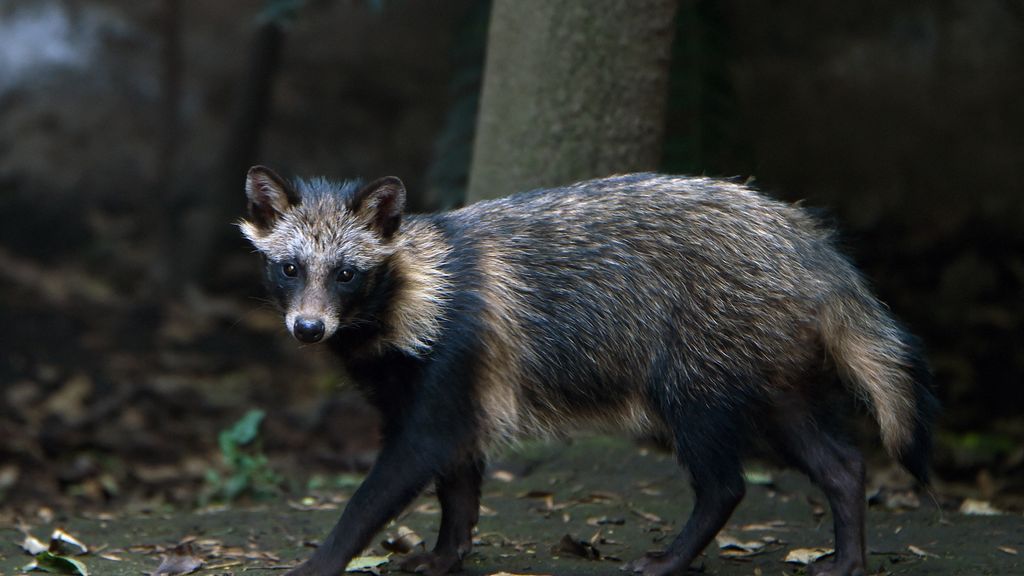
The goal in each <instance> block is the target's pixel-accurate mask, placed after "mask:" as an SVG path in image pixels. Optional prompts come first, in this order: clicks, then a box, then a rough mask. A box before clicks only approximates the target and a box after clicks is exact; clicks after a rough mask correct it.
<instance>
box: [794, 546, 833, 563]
mask: <svg viewBox="0 0 1024 576" xmlns="http://www.w3.org/2000/svg"><path fill="white" fill-rule="evenodd" d="M834 552H835V551H834V550H832V549H831V548H794V549H793V550H790V551H789V553H788V554H786V557H785V558H783V559H782V561H783V562H789V563H791V564H803V565H804V566H808V565H810V564H814V562H815V561H817V560H818V559H819V558H824V557H825V556H831V555H832V554H833V553H834Z"/></svg>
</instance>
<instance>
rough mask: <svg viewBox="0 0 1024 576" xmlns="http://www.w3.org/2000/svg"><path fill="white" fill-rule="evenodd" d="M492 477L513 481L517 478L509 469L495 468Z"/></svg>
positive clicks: (500, 480)
mask: <svg viewBox="0 0 1024 576" xmlns="http://www.w3.org/2000/svg"><path fill="white" fill-rule="evenodd" d="M491 478H494V479H495V480H497V481H498V482H511V481H513V480H515V479H516V476H515V474H513V473H511V472H509V471H508V470H495V471H494V473H493V474H491Z"/></svg>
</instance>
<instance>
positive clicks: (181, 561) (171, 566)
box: [151, 542, 203, 576]
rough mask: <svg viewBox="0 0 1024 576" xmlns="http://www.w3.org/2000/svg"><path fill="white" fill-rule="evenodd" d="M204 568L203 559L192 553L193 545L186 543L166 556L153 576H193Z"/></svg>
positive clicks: (176, 547)
mask: <svg viewBox="0 0 1024 576" xmlns="http://www.w3.org/2000/svg"><path fill="white" fill-rule="evenodd" d="M202 566H203V559H202V558H199V557H198V556H196V555H195V554H194V553H193V551H192V543H191V542H185V543H184V544H179V545H177V546H175V547H174V549H173V550H171V552H170V553H169V554H167V555H165V556H164V559H163V562H161V563H160V566H159V567H157V569H156V571H155V572H153V574H152V575H151V576H180V575H182V574H191V573H193V572H195V571H196V570H199V569H200V568H202Z"/></svg>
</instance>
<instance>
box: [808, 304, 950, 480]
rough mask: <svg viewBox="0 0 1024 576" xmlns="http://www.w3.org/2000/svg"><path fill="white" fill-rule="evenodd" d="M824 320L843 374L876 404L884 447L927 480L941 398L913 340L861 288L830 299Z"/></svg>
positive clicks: (825, 334)
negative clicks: (932, 389)
mask: <svg viewBox="0 0 1024 576" xmlns="http://www.w3.org/2000/svg"><path fill="white" fill-rule="evenodd" d="M821 324H822V335H823V337H824V341H825V346H826V348H827V350H828V352H829V354H831V356H832V358H833V359H834V361H835V363H836V366H837V368H838V369H839V375H840V377H841V378H842V379H843V381H844V382H846V383H847V384H848V385H850V386H852V387H853V388H854V389H855V390H856V391H857V392H858V394H859V395H861V396H862V397H864V399H865V400H866V401H867V402H868V404H869V405H870V406H871V407H872V409H873V412H874V415H875V418H876V419H877V420H878V425H879V427H880V428H881V432H882V443H883V444H884V445H885V448H886V450H888V451H889V453H890V454H892V455H893V457H895V458H897V459H898V460H899V461H900V463H901V464H902V465H903V466H904V467H905V468H906V469H907V470H908V471H909V472H910V473H911V474H913V475H914V477H915V478H917V479H918V481H920V482H921V483H927V482H928V462H929V460H930V458H931V446H932V422H933V421H934V419H935V415H936V412H937V411H938V401H937V400H936V399H935V396H934V395H933V394H932V391H931V377H930V374H929V371H928V366H927V363H926V362H925V360H924V358H923V356H922V353H921V350H920V348H919V347H918V346H917V344H916V342H915V340H914V338H913V337H912V336H910V335H909V334H907V333H906V332H904V331H903V330H902V329H901V328H900V327H899V325H898V324H897V323H896V321H895V320H894V319H893V318H892V317H891V316H890V315H889V314H888V312H887V311H886V310H885V308H884V307H883V306H882V304H881V303H880V302H878V300H876V299H875V298H874V297H873V296H871V295H870V294H869V293H867V291H866V290H864V289H863V288H861V287H860V286H857V287H856V288H855V289H854V290H853V291H852V293H848V294H846V295H843V296H837V297H836V298H834V299H833V300H831V301H830V302H828V303H827V304H826V305H825V307H824V310H823V311H822V316H821Z"/></svg>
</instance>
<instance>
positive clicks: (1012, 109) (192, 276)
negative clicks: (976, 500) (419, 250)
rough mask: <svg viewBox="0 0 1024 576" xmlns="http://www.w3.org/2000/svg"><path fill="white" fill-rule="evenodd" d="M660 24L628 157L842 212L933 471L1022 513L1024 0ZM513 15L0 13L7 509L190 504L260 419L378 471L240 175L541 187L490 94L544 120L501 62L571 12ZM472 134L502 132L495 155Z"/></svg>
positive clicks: (699, 3) (234, 0) (775, 10)
mask: <svg viewBox="0 0 1024 576" xmlns="http://www.w3.org/2000/svg"><path fill="white" fill-rule="evenodd" d="M604 4H609V2H607V1H605V2H604ZM651 4H652V9H653V8H655V7H660V9H662V10H663V11H662V12H661V13H658V14H660V15H659V16H658V17H657V18H655V16H654V15H655V14H656V13H655V12H650V14H651V16H650V17H649V18H648V20H649V21H648V22H647V25H649V26H653V28H654V29H656V30H657V31H658V34H656V35H653V36H657V37H658V38H663V39H666V42H665V44H664V46H663V47H664V54H660V53H659V54H658V55H657V58H656V59H655V61H654V66H655V72H656V74H654V75H653V76H651V75H648V76H650V79H651V80H652V82H653V83H652V84H651V85H652V86H654V87H655V88H656V89H649V88H645V89H644V90H641V91H640V92H641V94H639V95H638V98H642V97H645V96H646V97H652V95H653V98H654V103H653V104H650V105H647V104H638V105H636V107H635V108H636V115H637V117H640V116H643V119H644V122H646V123H647V124H648V125H650V124H651V123H654V125H655V128H654V129H647V130H645V131H644V134H645V135H652V136H651V137H650V138H646V139H644V144H643V145H644V146H645V148H644V149H643V153H642V155H643V156H644V158H642V159H641V160H640V161H639V162H638V163H636V164H635V165H637V166H640V167H642V168H651V169H657V170H660V171H664V172H671V173H687V174H709V175H717V176H728V177H738V178H741V179H747V178H753V179H754V182H755V184H756V185H757V186H759V187H760V188H761V189H762V190H764V191H766V192H768V193H770V194H772V195H774V196H776V197H779V198H783V199H786V200H789V201H801V202H803V203H805V204H806V205H808V206H811V207H813V208H815V209H820V210H821V211H822V213H824V214H826V215H827V216H828V218H830V219H831V220H832V221H834V222H835V224H836V226H837V227H838V228H839V229H840V230H841V231H842V235H841V237H842V239H843V243H844V245H845V246H846V249H847V252H848V253H849V254H851V255H852V257H853V258H854V260H855V261H856V262H857V263H858V264H859V265H860V266H861V267H862V269H863V270H864V271H865V273H866V275H867V276H868V277H869V278H870V279H871V281H872V283H873V284H874V285H875V286H876V288H877V291H878V292H879V293H880V295H881V297H882V298H883V300H885V301H886V302H887V303H888V304H889V305H890V306H891V308H892V309H893V310H894V312H895V313H896V314H897V315H898V316H900V317H901V318H902V319H904V320H905V322H906V323H907V324H908V325H909V326H910V327H911V329H912V330H913V331H915V332H916V333H918V334H919V335H920V336H921V337H922V338H923V340H924V342H925V343H926V345H927V348H928V351H929V356H930V358H931V361H932V365H933V367H934V371H935V376H936V382H937V386H938V393H939V395H940V397H941V399H942V402H943V405H944V413H943V416H942V420H941V424H940V434H939V448H938V450H937V455H936V468H937V470H938V472H939V478H940V481H942V482H947V483H949V484H950V485H953V484H954V483H956V484H958V485H961V486H963V490H966V491H973V493H980V495H981V496H982V497H985V498H995V499H1000V502H1002V503H1003V504H1002V505H1005V506H1011V507H1013V506H1017V507H1019V506H1020V505H1021V494H1022V493H1024V479H1022V476H1024V418H1022V414H1024V185H1022V183H1021V178H1020V176H1019V171H1020V168H1021V161H1022V160H1024V106H1021V94H1024V74H1021V71H1022V70H1024V4H1021V3H1020V2H1018V1H1017V0H931V1H909V0H908V1H903V0H886V1H882V0H866V1H862V2H841V1H838V0H836V1H833V0H828V1H821V0H797V1H793V2H786V3H782V2H775V1H769V0H758V1H749V0H681V1H680V2H678V4H676V3H674V2H665V1H664V0H662V1H661V2H658V1H652V2H651ZM655 5H657V6H655ZM500 7H501V4H500V0H496V5H495V6H494V7H492V6H491V3H490V2H487V1H483V0H447V1H445V2H423V1H414V0H376V1H374V0H347V1H343V0H309V1H301V0H276V1H275V0H218V1H217V2H200V1H197V0H145V1H137V0H77V1H75V0H6V1H0V301H2V302H3V304H2V305H0V326H2V328H3V329H2V330H0V354H2V357H0V437H2V438H3V440H2V441H0V506H2V507H8V506H22V507H25V506H28V507H31V506H43V505H45V506H55V507H56V506H68V505H82V506H102V505H106V504H109V503H111V502H129V503H142V505H144V506H154V505H160V504H164V503H172V504H173V503H193V502H194V501H195V494H196V491H197V489H198V488H197V487H198V486H200V485H202V484H203V482H204V477H205V475H206V473H207V471H208V469H209V468H210V467H211V466H213V465H214V464H213V463H215V462H217V459H218V446H217V438H218V433H219V432H220V431H221V430H223V429H225V428H226V427H228V426H230V425H231V423H232V422H234V421H235V420H237V419H238V418H239V417H240V416H241V415H243V414H244V413H246V412H247V411H248V410H249V409H251V408H253V407H258V408H262V409H264V410H266V411H267V418H266V421H265V423H264V433H263V450H265V451H266V453H267V454H268V455H269V457H270V460H271V462H272V464H273V465H274V466H275V467H276V468H277V469H278V470H285V471H292V472H296V473H297V475H298V476H299V477H300V478H305V476H308V475H310V474H314V473H328V474H329V473H335V472H339V471H346V470H360V469H362V468H364V467H365V466H366V465H367V463H369V462H371V461H372V457H373V453H374V452H373V451H374V448H375V442H376V432H375V426H376V422H375V419H374V417H373V415H372V414H370V413H369V412H368V411H366V410H365V409H364V407H363V405H362V404H361V403H360V402H359V400H358V399H357V398H355V397H354V396H353V395H352V393H351V392H348V391H346V390H345V388H344V386H343V383H344V375H343V374H341V373H340V372H339V371H338V368H337V367H336V366H335V365H334V364H333V363H332V361H331V359H330V358H329V357H328V356H327V355H326V354H324V353H322V352H320V351H318V350H316V349H310V348H306V349H301V350H300V349H299V348H298V346H297V344H296V343H294V342H293V341H292V340H291V339H290V337H288V336H287V334H286V333H285V331H284V330H283V326H282V324H281V321H280V319H279V317H278V316H277V314H276V313H275V312H274V310H273V309H272V308H271V307H270V306H268V305H267V304H266V303H265V302H264V301H263V300H262V296H263V292H262V289H261V286H260V280H259V262H258V259H257V258H256V257H255V256H254V255H253V254H251V249H250V248H249V247H248V246H246V245H245V244H244V243H243V242H242V241H241V240H240V238H238V234H237V231H236V229H235V228H234V227H233V225H232V224H233V222H234V221H235V220H237V218H239V217H240V216H241V215H242V210H243V205H244V204H243V193H242V183H243V178H244V173H245V169H246V168H247V167H248V166H249V165H251V164H254V163H264V164H267V165H270V166H272V167H274V168H275V169H277V170H278V171H280V172H281V173H282V174H286V175H326V176H330V177H335V178H349V177H366V178H374V177H378V176H382V175H387V174H393V175H397V176H400V177H401V178H402V179H403V180H404V181H405V183H406V185H407V187H408V189H409V191H410V194H411V198H410V202H411V204H412V205H413V207H414V208H415V209H417V210H435V209H440V208H451V207H456V206H459V205H461V204H463V203H465V202H466V200H467V187H468V186H469V182H470V178H471V173H472V174H473V179H474V182H473V186H474V187H482V188H485V189H486V188H487V187H488V186H490V185H491V184H493V185H494V187H495V189H497V188H501V187H502V186H504V185H508V186H511V187H512V189H517V188H522V187H525V184H530V183H532V182H533V180H531V178H529V177H524V176H523V175H522V174H520V175H518V176H516V177H514V178H513V177H507V178H505V177H499V176H495V175H494V174H495V172H494V171H493V170H492V169H493V168H495V167H497V168H506V169H513V168H514V169H518V170H520V171H521V172H522V171H527V172H529V171H532V170H533V167H532V165H531V164H530V161H531V160H530V159H520V158H517V157H516V156H515V154H514V153H508V154H506V153H504V152H502V151H501V150H500V148H499V147H498V145H497V144H492V143H491V142H492V140H495V139H499V140H500V139H501V135H502V134H503V133H504V132H503V130H508V129H509V128H507V127H505V128H503V127H502V125H501V123H500V120H501V118H500V116H501V115H500V114H496V113H495V112H494V110H490V111H488V109H487V107H488V104H487V103H484V109H483V110H481V89H482V87H483V86H484V85H485V84H487V85H488V86H491V83H492V82H493V83H494V84H493V85H494V86H495V88H493V90H492V91H493V93H494V94H499V93H500V94H503V95H505V96H507V97H508V99H509V101H510V102H511V104H510V105H512V106H515V105H516V103H520V102H521V103H523V106H526V103H528V102H533V104H531V105H537V106H539V105H538V104H537V103H536V102H537V101H543V99H544V97H545V96H546V94H548V93H549V92H548V91H547V90H540V91H533V92H529V93H527V92H525V89H523V88H520V89H521V90H524V92H522V93H520V92H517V91H516V90H517V85H513V86H512V87H511V88H508V87H507V86H506V85H505V84H502V82H503V81H505V83H506V84H507V82H508V80H509V79H510V78H515V77H516V76H515V75H516V74H527V75H529V74H534V72H533V69H532V68H531V66H535V65H537V64H536V61H529V60H527V61H524V62H523V63H522V65H521V66H520V65H517V61H516V60H515V59H514V58H512V59H509V58H505V59H500V58H496V57H494V54H496V52H494V50H495V49H496V48H495V46H499V44H500V46H499V47H500V48H505V47H507V45H506V43H505V40H506V39H508V38H509V37H512V38H513V40H512V41H510V42H512V43H514V38H515V37H517V35H518V36H519V37H524V36H530V35H533V36H532V37H537V38H540V39H541V40H542V41H544V42H554V41H555V40H557V38H558V34H557V26H556V24H551V25H550V27H548V26H549V24H548V23H549V21H550V22H556V23H557V22H562V20H558V18H559V17H561V15H559V14H557V12H559V9H558V8H552V9H551V10H552V11H553V12H554V13H555V14H551V15H533V16H531V15H530V14H527V13H524V14H518V15H515V14H511V13H510V12H509V10H508V9H505V10H500V9H499V8H500ZM524 9H525V8H524ZM665 14H667V15H668V16H667V17H665V16H664V15H665ZM492 17H493V20H492ZM531 18H532V21H531ZM545 18H546V19H545ZM612 21H613V22H615V20H612ZM598 24H599V23H598ZM630 25H631V24H628V23H625V22H624V21H623V24H622V26H623V29H624V33H626V34H625V35H624V36H623V37H624V38H629V35H628V33H629V32H630V30H629V29H628V26H630ZM595 26H597V24H595ZM489 27H490V28H489ZM489 32H490V34H491V36H490V38H491V42H492V43H495V45H494V46H490V47H489V46H488V37H489V36H488V35H489ZM599 36H600V38H608V40H607V42H608V43H609V44H608V45H609V46H611V48H609V50H612V51H613V52H616V53H617V52H623V53H625V52H628V50H626V49H625V48H623V49H622V50H619V49H618V48H616V47H617V46H618V47H624V46H628V45H632V43H631V42H628V41H622V40H621V38H618V37H615V35H614V34H601V35H599ZM653 36H652V37H653ZM495 39H498V40H497V41H496V40H495ZM552 39H555V40H552ZM499 41H500V42H499ZM599 41H600V40H598V42H599ZM616 42H618V44H616ZM531 45H534V44H531ZM539 45H542V46H547V47H548V48H550V44H543V43H541V44H539ZM489 50H490V51H491V57H492V58H493V60H491V61H493V62H494V64H493V65H489V66H488V68H487V70H486V71H485V66H484V63H485V61H488V60H487V59H488V51H489ZM585 50H590V51H592V50H594V48H593V47H592V46H589V45H588V46H587V47H585ZM554 58H555V55H551V54H547V55H546V54H544V53H543V50H541V54H540V55H539V56H538V57H537V59H536V60H537V61H541V62H544V61H546V60H553V59H554ZM509 61H511V64H509ZM502 62H504V64H503V65H504V68H503V67H502ZM627 64H628V62H627ZM614 65H618V64H615V63H607V64H605V63H602V61H598V62H590V61H587V59H585V58H581V60H580V61H579V62H574V63H572V70H573V73H571V74H568V73H567V74H565V75H563V76H561V77H556V78H555V80H554V81H555V82H556V83H560V87H559V90H558V91H557V92H558V93H559V94H563V93H564V94H568V96H565V98H566V100H567V101H571V99H572V94H574V93H576V88H577V85H579V86H581V89H580V90H579V92H580V93H586V92H585V91H584V90H583V89H582V86H583V84H585V83H586V78H584V76H585V75H590V77H593V76H594V75H595V74H596V73H595V72H593V70H605V69H610V68H602V66H608V67H611V66H614ZM612 75H613V76H614V75H615V74H612ZM485 80H486V81H485ZM631 85H635V84H631ZM484 93H485V94H486V90H484ZM493 98H494V99H495V100H492V102H496V101H497V98H498V96H493ZM531 99H532V100H531ZM581 106H583V107H585V104H583V105H581ZM521 109H523V110H528V114H529V115H530V116H531V117H533V118H538V117H540V116H541V112H536V113H534V112H532V110H533V109H532V108H521ZM570 109H571V107H570ZM538 110H539V108H538ZM580 114H581V115H583V114H585V111H584V112H580ZM496 116H497V117H498V119H497V120H498V122H497V124H496V123H495V117H496ZM478 118H479V119H480V121H481V124H480V126H481V131H480V132H479V134H481V138H484V135H487V138H489V140H478V141H477V142H476V143H474V136H475V135H476V134H478V132H477V119H478ZM560 118H561V122H560V123H559V122H555V123H556V124H559V125H561V124H565V125H568V126H572V125H574V122H576V120H577V119H576V118H575V117H574V116H573V115H571V114H570V115H563V116H561V117H560ZM580 124H581V125H582V124H583V121H582V120H580ZM626 124H629V123H628V122H627V123H626ZM485 129H486V130H485ZM530 129H531V130H535V128H533V127H530ZM560 134H561V133H560ZM495 135H497V136H495ZM562 139H563V140H564V139H565V138H564V137H562ZM611 140H612V139H611V138H609V141H611ZM598 142H601V141H600V140H598ZM630 142H633V140H632V139H627V144H626V148H629V147H630V144H629V143H630ZM563 144H564V142H563ZM474 145H476V146H477V148H476V150H475V151H474ZM608 147H609V148H608V149H611V148H612V144H608ZM534 161H535V160H534ZM473 162H477V166H473ZM485 163H486V164H489V165H490V166H489V167H486V168H487V170H485V169H484V168H481V165H482V164H485ZM553 164H557V165H558V166H563V165H567V164H571V163H559V162H554V163H553ZM612 165H614V164H612ZM628 165H630V166H632V165H633V164H628ZM603 166H605V164H602V163H595V164H592V165H588V166H584V167H583V169H582V171H581V172H580V173H581V174H584V175H601V174H600V172H601V170H602V169H603V168H602V167H603ZM488 170H491V171H488ZM534 173H536V171H534ZM552 178H554V179H555V180H557V179H558V178H559V176H553V177H552ZM538 181H540V180H538ZM552 183H557V182H552ZM517 184H521V185H520V186H518V187H517V186H516V185H517ZM482 195H483V196H486V195H487V194H486V192H485V193H483V194H480V193H478V192H473V193H471V194H470V195H469V196H468V198H469V199H470V200H472V199H475V198H477V197H480V196H482Z"/></svg>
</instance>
